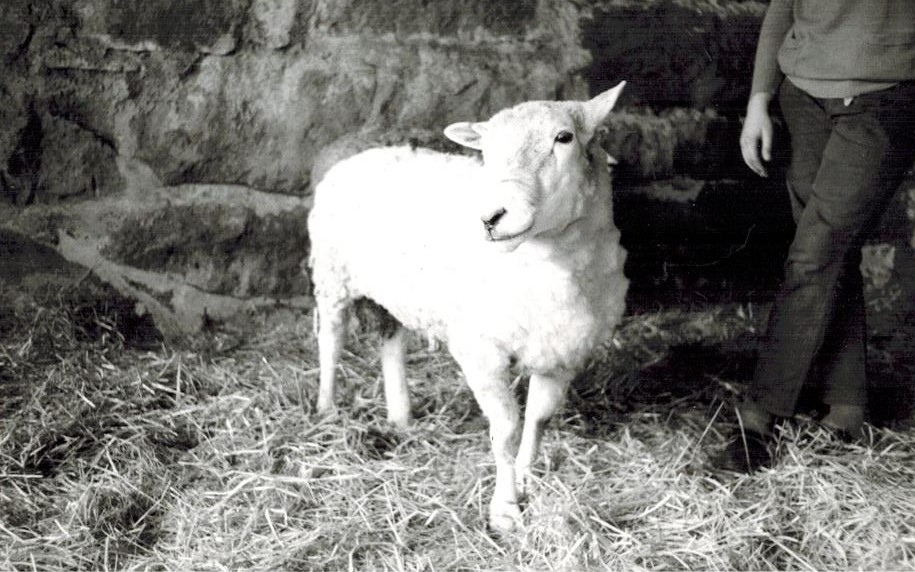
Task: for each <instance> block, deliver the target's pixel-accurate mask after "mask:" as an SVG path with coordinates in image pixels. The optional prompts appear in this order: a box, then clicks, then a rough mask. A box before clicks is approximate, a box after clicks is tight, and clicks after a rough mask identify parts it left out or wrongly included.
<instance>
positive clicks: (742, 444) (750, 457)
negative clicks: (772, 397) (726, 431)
mask: <svg viewBox="0 0 915 572" xmlns="http://www.w3.org/2000/svg"><path fill="white" fill-rule="evenodd" d="M771 442H772V436H771V435H764V434H762V433H759V432H758V431H752V430H749V429H748V430H746V431H735V432H734V435H733V437H732V438H731V440H730V441H728V444H727V445H726V446H725V448H724V449H722V450H721V451H719V452H718V454H717V455H715V456H714V457H713V458H712V464H713V465H714V466H715V467H716V468H717V469H719V470H722V471H730V472H734V473H744V474H749V473H753V472H755V471H757V470H759V469H762V468H765V467H769V466H771V465H772V452H771V448H770V444H771Z"/></svg>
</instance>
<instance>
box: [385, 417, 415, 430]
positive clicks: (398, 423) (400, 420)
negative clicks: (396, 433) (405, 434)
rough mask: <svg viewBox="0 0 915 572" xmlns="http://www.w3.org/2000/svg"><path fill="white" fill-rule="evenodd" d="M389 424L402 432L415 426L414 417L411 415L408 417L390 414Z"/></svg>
mask: <svg viewBox="0 0 915 572" xmlns="http://www.w3.org/2000/svg"><path fill="white" fill-rule="evenodd" d="M388 423H390V424H391V425H393V426H394V427H397V428H398V429H399V430H401V431H406V430H407V429H409V428H410V426H411V425H413V416H412V415H410V414H409V413H408V414H407V415H391V414H388Z"/></svg>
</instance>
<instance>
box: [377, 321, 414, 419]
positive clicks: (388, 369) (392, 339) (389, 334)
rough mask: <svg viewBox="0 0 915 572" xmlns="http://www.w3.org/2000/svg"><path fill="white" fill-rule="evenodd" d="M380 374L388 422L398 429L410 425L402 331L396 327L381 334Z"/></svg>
mask: <svg viewBox="0 0 915 572" xmlns="http://www.w3.org/2000/svg"><path fill="white" fill-rule="evenodd" d="M383 338H384V339H383V341H382V343H381V372H382V376H383V377H384V395H385V400H386V401H387V407H388V421H390V422H391V423H393V424H394V425H396V426H398V427H400V428H406V427H408V426H409V425H410V421H411V416H410V394H409V391H408V389H407V373H406V367H405V360H406V355H405V351H404V329H403V328H402V327H400V326H399V325H397V326H396V327H395V328H392V329H391V330H388V331H385V332H384V333H383Z"/></svg>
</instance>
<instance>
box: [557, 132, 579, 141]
mask: <svg viewBox="0 0 915 572" xmlns="http://www.w3.org/2000/svg"><path fill="white" fill-rule="evenodd" d="M574 138H575V136H574V135H572V133H571V132H569V131H560V132H559V134H558V135H557V136H556V142H557V143H571V142H572V139H574Z"/></svg>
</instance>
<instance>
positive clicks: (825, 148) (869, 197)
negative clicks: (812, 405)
mask: <svg viewBox="0 0 915 572" xmlns="http://www.w3.org/2000/svg"><path fill="white" fill-rule="evenodd" d="M775 94H777V95H778V102H779V104H780V108H781V112H782V115H783V118H784V122H785V125H786V126H787V131H788V139H789V140H790V146H791V149H790V162H789V164H788V170H787V174H786V179H787V187H788V192H789V195H790V199H791V206H792V212H793V215H794V219H795V222H796V223H797V227H796V230H795V234H794V238H793V241H792V243H791V245H790V247H789V250H788V255H787V260H786V262H785V266H784V273H785V274H784V278H783V281H782V283H781V285H780V287H779V290H778V292H777V294H776V298H775V301H774V304H773V307H772V310H771V314H770V316H769V321H768V325H767V330H766V334H765V336H764V338H763V340H762V345H761V349H760V356H759V361H758V364H757V366H756V371H755V374H754V377H753V378H752V380H751V381H750V384H749V386H748V388H747V391H746V393H745V395H744V397H743V399H742V400H741V402H740V403H739V404H738V406H737V414H738V420H739V422H740V430H738V431H736V432H735V434H734V435H732V438H731V440H730V441H729V442H728V444H727V446H726V447H725V448H724V449H723V450H721V451H720V452H719V455H718V457H717V458H715V459H714V462H715V463H716V464H717V465H718V466H719V467H720V468H724V469H729V470H735V471H740V472H750V471H753V470H755V469H757V468H759V467H762V466H767V465H769V464H771V462H772V461H773V459H772V457H771V454H770V451H771V449H772V448H771V447H770V446H769V445H771V443H772V440H773V431H772V428H773V424H774V422H775V421H776V420H777V419H778V418H784V417H791V416H793V415H794V414H795V413H796V411H795V408H796V407H797V404H798V401H799V398H800V396H801V392H802V390H805V392H808V391H813V392H814V394H815V395H816V396H817V397H818V400H819V403H820V404H821V405H822V406H823V408H822V409H823V411H824V412H825V416H824V417H823V418H822V419H821V420H820V423H821V424H822V425H824V426H826V427H827V428H829V429H830V430H832V431H834V432H835V433H836V434H838V435H839V436H845V437H846V438H848V437H849V436H855V435H858V434H860V431H861V428H862V424H863V422H864V416H865V406H866V399H867V383H866V380H865V358H866V342H867V340H866V337H867V336H866V334H867V332H866V325H865V302H864V296H863V283H862V277H861V273H860V269H859V266H860V262H861V246H862V245H863V242H864V240H865V238H866V237H867V233H868V230H869V229H872V228H873V227H874V226H875V225H876V224H877V222H878V221H879V218H880V215H881V213H882V212H883V211H884V210H885V207H886V206H887V204H888V202H889V201H890V199H891V198H892V197H893V195H894V194H895V191H896V189H897V187H898V186H899V185H900V183H901V182H902V179H903V177H904V176H905V174H906V171H907V170H908V168H909V167H910V166H911V164H912V161H913V158H915V0H868V1H867V2H861V1H860V0H772V1H771V3H770V4H769V7H768V8H767V11H766V14H765V17H764V19H763V24H762V28H761V30H760V37H759V40H758V43H757V52H756V59H755V63H754V70H753V79H752V86H751V94H750V98H749V101H748V104H747V114H746V118H745V120H744V124H743V129H742V132H741V135H740V149H741V153H742V155H743V158H744V161H745V162H746V164H747V165H748V166H749V167H750V169H752V170H753V171H754V172H755V173H757V174H758V175H760V176H763V177H765V176H767V175H768V172H767V167H768V166H769V161H771V158H772V152H773V149H772V147H773V121H772V117H771V115H770V109H769V108H770V105H771V104H772V103H773V102H772V99H773V96H775Z"/></svg>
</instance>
